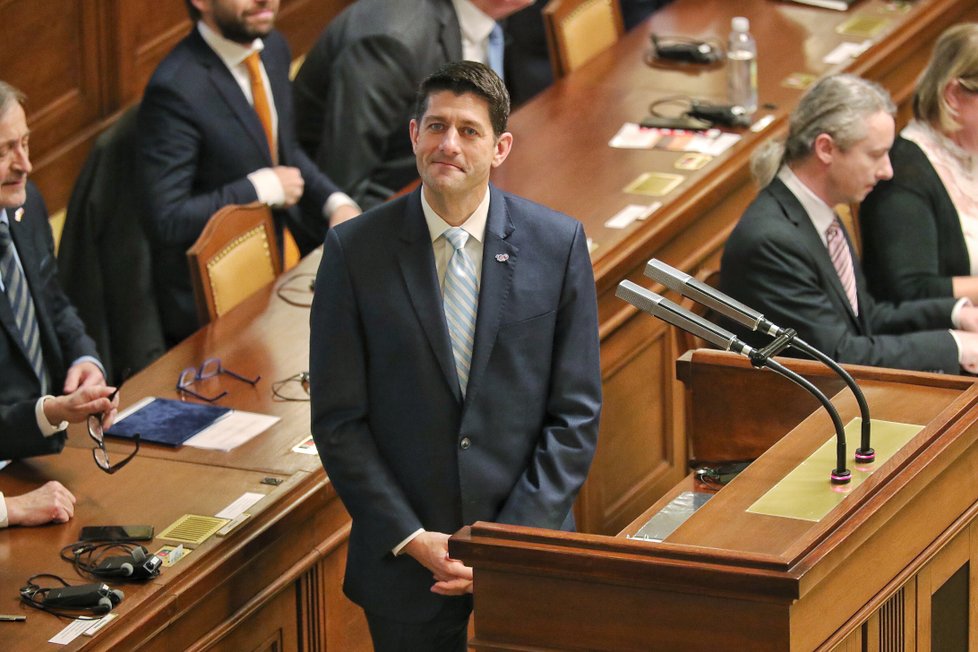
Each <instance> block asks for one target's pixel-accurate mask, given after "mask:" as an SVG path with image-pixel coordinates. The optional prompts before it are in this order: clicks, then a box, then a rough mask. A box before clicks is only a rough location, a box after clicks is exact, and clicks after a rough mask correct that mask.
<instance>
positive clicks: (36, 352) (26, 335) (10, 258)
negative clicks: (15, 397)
mask: <svg viewBox="0 0 978 652" xmlns="http://www.w3.org/2000/svg"><path fill="white" fill-rule="evenodd" d="M0 275H2V278H3V285H4V289H5V291H6V294H7V301H9V302H10V308H11V310H13V312H14V322H15V323H16V324H17V330H18V331H20V341H21V344H22V345H23V347H24V352H25V353H26V354H27V359H28V360H29V361H30V363H31V367H32V368H33V369H34V373H35V374H37V378H38V380H40V381H41V385H42V386H43V385H44V356H43V355H42V353H41V330H40V328H38V325H37V316H36V315H35V313H34V300H33V299H32V298H31V292H30V288H28V287H27V279H26V278H25V277H24V272H23V271H22V270H21V268H20V266H19V265H18V264H17V260H16V258H15V257H14V247H13V241H12V240H11V239H10V224H8V223H7V222H0Z"/></svg>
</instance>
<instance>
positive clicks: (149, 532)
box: [80, 525, 153, 541]
mask: <svg viewBox="0 0 978 652" xmlns="http://www.w3.org/2000/svg"><path fill="white" fill-rule="evenodd" d="M152 538H153V526H152V525H86V526H84V527H83V528H82V529H81V538H80V540H81V541H150V540H151V539H152Z"/></svg>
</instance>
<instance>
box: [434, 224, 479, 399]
mask: <svg viewBox="0 0 978 652" xmlns="http://www.w3.org/2000/svg"><path fill="white" fill-rule="evenodd" d="M442 235H443V236H444V237H445V239H446V240H448V242H449V243H450V244H451V245H452V247H453V248H454V249H455V253H454V254H452V258H451V260H449V261H448V270H446V272H445V290H444V294H445V297H444V298H445V318H446V319H447V320H448V334H449V335H450V336H451V338H452V353H454V354H455V371H456V373H458V385H459V387H460V388H461V389H462V395H463V396H464V395H465V387H466V385H468V383H469V365H470V364H471V363H472V345H473V343H474V342H475V316H476V312H477V311H478V309H479V282H478V280H477V279H476V277H475V265H473V264H472V261H471V260H469V257H468V255H467V254H466V253H465V249H464V248H463V247H465V242H466V240H468V239H469V234H468V233H466V232H465V230H464V229H460V228H458V227H454V228H451V229H448V230H447V231H445V232H444V233H443V234H442Z"/></svg>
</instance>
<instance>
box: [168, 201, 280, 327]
mask: <svg viewBox="0 0 978 652" xmlns="http://www.w3.org/2000/svg"><path fill="white" fill-rule="evenodd" d="M187 262H188V263H189V264H190V280H191V283H192V284H193V286H194V298H195V300H196V302H197V314H198V316H199V317H200V322H201V324H206V323H208V322H210V321H212V320H213V319H215V318H217V317H220V316H221V315H223V314H224V313H226V312H228V311H229V310H231V309H232V308H234V307H235V306H236V305H238V304H239V303H241V302H242V301H243V300H244V299H246V298H248V297H249V296H251V294H252V293H254V292H255V291H256V290H259V289H261V288H263V287H265V286H266V285H268V284H269V283H271V282H272V281H274V280H275V278H276V277H277V276H278V275H279V274H280V273H281V272H282V262H281V257H280V254H279V249H278V244H277V242H276V240H275V227H274V225H273V223H272V213H271V211H270V210H269V208H268V207H267V206H265V205H264V204H260V203H253V204H247V205H244V206H236V205H232V206H225V207H224V208H222V209H221V210H219V211H217V212H216V213H214V215H213V216H212V217H211V219H210V220H208V222H207V226H205V227H204V231H203V233H201V234H200V237H199V238H197V242H195V243H194V244H193V246H192V247H190V249H188V250H187Z"/></svg>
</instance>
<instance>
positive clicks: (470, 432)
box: [310, 186, 601, 622]
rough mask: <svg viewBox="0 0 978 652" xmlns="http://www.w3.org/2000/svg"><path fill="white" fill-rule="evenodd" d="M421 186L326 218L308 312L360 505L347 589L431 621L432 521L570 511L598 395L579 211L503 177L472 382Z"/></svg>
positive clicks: (538, 516) (324, 414)
mask: <svg viewBox="0 0 978 652" xmlns="http://www.w3.org/2000/svg"><path fill="white" fill-rule="evenodd" d="M420 192H421V190H420V189H419V190H416V191H415V192H413V193H411V194H410V195H407V196H405V197H401V198H399V199H397V200H394V201H392V202H389V203H387V204H384V205H382V206H379V207H377V208H375V209H373V210H371V211H368V212H367V213H365V214H364V215H362V216H361V217H359V218H357V219H356V220H353V221H351V222H348V223H344V224H342V225H340V226H339V227H337V228H336V229H333V230H331V231H330V233H329V234H328V235H327V237H326V247H325V251H324V254H323V262H322V265H321V267H320V269H319V275H318V278H317V281H316V296H315V300H314V302H313V308H312V316H311V324H312V331H311V353H310V372H311V394H312V432H313V435H314V437H315V440H316V445H317V447H318V450H319V453H320V456H321V458H322V461H323V465H324V466H325V468H326V471H327V474H328V475H329V478H330V481H331V482H332V483H333V485H334V486H335V487H336V490H337V492H338V493H339V495H340V497H341V498H342V500H343V502H344V505H345V506H346V507H347V509H348V510H349V512H350V514H351V515H352V517H353V527H352V531H351V534H350V544H349V554H348V560H347V572H346V580H345V585H344V586H345V590H346V592H347V594H348V595H349V596H350V597H351V599H353V600H354V601H355V602H357V603H359V604H360V605H362V606H363V607H364V608H365V609H367V610H368V611H373V612H377V613H380V614H382V615H386V616H387V617H389V618H393V619H395V620H401V621H418V622H420V621H424V620H427V619H429V618H431V617H432V616H433V615H434V613H435V612H436V610H437V609H438V608H439V606H440V605H441V603H442V601H443V600H444V599H445V598H443V597H441V596H437V595H435V594H433V593H431V592H430V591H429V589H430V587H431V585H432V578H431V573H430V571H428V570H427V569H425V568H423V567H422V566H421V565H420V564H419V563H417V562H416V561H415V560H414V559H412V558H410V557H408V556H406V555H401V556H399V557H394V556H393V555H392V553H391V550H392V549H393V548H394V546H396V545H397V544H398V543H400V542H401V541H402V540H404V539H405V538H406V537H407V536H408V535H410V534H411V533H412V532H415V531H416V530H417V529H418V528H422V527H423V528H425V529H427V530H429V531H437V532H446V533H453V532H455V531H456V530H458V529H459V528H460V527H462V526H463V525H466V524H470V523H473V522H475V521H478V520H484V521H495V522H502V523H512V524H520V525H532V526H539V527H546V528H560V527H561V526H565V527H567V526H568V523H569V522H572V519H569V517H570V515H571V508H572V505H573V501H574V498H575V496H576V495H577V492H578V490H579V488H580V486H581V484H582V483H583V482H584V479H585V477H586V476H587V472H588V468H589V466H590V463H591V459H592V457H593V454H594V447H595V444H596V440H597V432H598V430H597V428H598V417H599V412H600V404H601V378H600V369H599V362H598V331H597V310H596V301H595V288H594V278H593V273H592V267H591V262H590V259H589V256H588V251H587V245H586V239H585V236H584V231H583V229H582V228H581V225H580V224H579V223H578V222H576V221H574V220H572V219H571V218H569V217H567V216H565V215H561V214H559V213H556V212H555V211H552V210H550V209H547V208H545V207H543V206H539V205H537V204H533V203H531V202H529V201H526V200H524V199H520V198H518V197H515V196H512V195H508V194H506V193H503V192H501V191H499V190H497V189H495V188H494V187H492V186H490V192H491V198H490V204H489V217H488V222H487V225H486V234H485V241H484V256H483V268H482V280H481V287H480V293H479V309H478V317H477V323H476V333H475V346H474V353H473V358H472V365H471V373H470V379H469V383H468V388H467V392H466V395H465V398H464V399H463V398H462V394H461V392H460V390H459V386H458V381H457V378H456V373H455V365H454V359H453V357H452V348H451V341H450V339H449V335H448V327H447V325H446V323H445V317H444V311H443V308H442V297H441V290H440V288H439V282H438V278H437V274H436V271H435V262H434V254H433V251H432V243H431V238H430V236H429V231H428V228H427V225H426V223H425V220H424V216H423V213H422V209H421V201H420Z"/></svg>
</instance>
